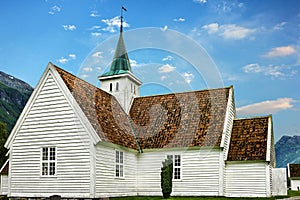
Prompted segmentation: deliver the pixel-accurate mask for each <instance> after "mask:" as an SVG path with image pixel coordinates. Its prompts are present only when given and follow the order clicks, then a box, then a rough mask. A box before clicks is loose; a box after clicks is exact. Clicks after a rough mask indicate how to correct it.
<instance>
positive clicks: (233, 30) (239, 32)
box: [220, 24, 256, 40]
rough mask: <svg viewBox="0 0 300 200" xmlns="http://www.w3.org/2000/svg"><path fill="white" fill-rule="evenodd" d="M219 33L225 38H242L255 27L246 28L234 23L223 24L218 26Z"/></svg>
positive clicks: (252, 31)
mask: <svg viewBox="0 0 300 200" xmlns="http://www.w3.org/2000/svg"><path fill="white" fill-rule="evenodd" d="M220 29H221V33H220V35H221V36H223V37H224V38H225V39H236V40H239V39H244V38H245V37H247V36H248V35H250V34H251V33H254V32H255V31H256V30H255V29H248V28H245V27H241V26H237V25H235V24H225V25H222V26H221V27H220Z"/></svg>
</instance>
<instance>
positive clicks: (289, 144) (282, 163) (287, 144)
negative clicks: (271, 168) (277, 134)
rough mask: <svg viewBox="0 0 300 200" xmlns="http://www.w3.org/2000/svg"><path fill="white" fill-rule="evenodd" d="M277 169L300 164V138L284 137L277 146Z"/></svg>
mask: <svg viewBox="0 0 300 200" xmlns="http://www.w3.org/2000/svg"><path fill="white" fill-rule="evenodd" d="M275 152H276V167H286V166H287V164H288V163H300V136H296V135H295V136H282V138H280V140H279V141H278V142H276V144H275Z"/></svg>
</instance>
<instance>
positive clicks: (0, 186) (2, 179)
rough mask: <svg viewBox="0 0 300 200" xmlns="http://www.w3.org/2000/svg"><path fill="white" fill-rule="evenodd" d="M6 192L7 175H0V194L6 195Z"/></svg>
mask: <svg viewBox="0 0 300 200" xmlns="http://www.w3.org/2000/svg"><path fill="white" fill-rule="evenodd" d="M7 192H8V176H7V175H1V176H0V195H7Z"/></svg>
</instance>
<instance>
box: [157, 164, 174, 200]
mask: <svg viewBox="0 0 300 200" xmlns="http://www.w3.org/2000/svg"><path fill="white" fill-rule="evenodd" d="M162 164H163V167H162V168H161V174H160V178H161V190H162V193H163V196H164V198H165V199H167V198H169V197H170V195H171V193H172V179H173V159H172V158H168V159H166V160H165V161H163V163H162Z"/></svg>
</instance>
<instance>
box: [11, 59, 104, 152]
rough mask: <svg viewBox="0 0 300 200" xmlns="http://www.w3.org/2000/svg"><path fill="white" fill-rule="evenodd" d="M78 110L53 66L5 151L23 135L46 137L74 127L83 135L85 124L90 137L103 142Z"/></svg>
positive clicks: (48, 69) (15, 129)
mask: <svg viewBox="0 0 300 200" xmlns="http://www.w3.org/2000/svg"><path fill="white" fill-rule="evenodd" d="M76 106H77V104H76V103H74V101H73V98H72V97H70V95H69V93H68V92H66V90H65V86H64V85H61V83H60V79H59V77H57V74H56V71H54V70H53V68H52V64H51V63H50V64H49V65H48V67H47V68H46V70H45V72H44V73H43V75H42V77H41V79H40V81H39V83H38V85H37V86H36V88H35V90H34V92H33V93H32V95H31V96H30V98H29V100H28V102H27V104H26V106H25V108H24V109H23V111H22V113H21V115H20V117H19V119H18V120H17V122H16V124H15V126H14V128H13V130H12V132H11V134H10V136H9V138H8V139H7V141H6V144H5V147H6V148H10V146H11V145H12V143H13V142H14V140H15V138H16V137H17V135H19V134H25V133H26V134H27V133H29V132H32V133H38V132H40V133H41V134H40V135H42V133H43V134H44V133H47V131H50V130H55V129H60V130H68V129H69V128H70V127H71V126H73V128H74V129H78V131H79V130H80V131H81V128H79V127H82V126H81V125H82V124H84V129H86V130H85V132H86V133H87V134H88V135H89V136H88V137H89V138H90V139H91V140H92V141H93V142H94V143H95V142H96V141H97V140H99V138H97V137H95V134H93V130H92V129H91V128H89V127H88V123H86V120H85V118H84V116H83V115H81V114H80V113H78V112H77V110H78V109H77V110H76ZM77 107H78V106H77ZM26 142H27V140H26Z"/></svg>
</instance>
